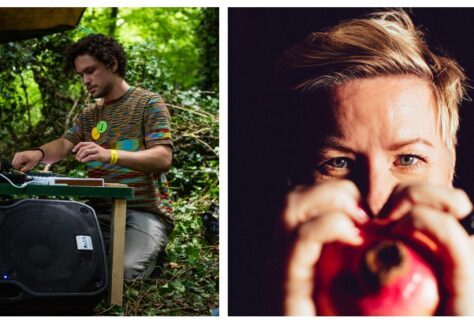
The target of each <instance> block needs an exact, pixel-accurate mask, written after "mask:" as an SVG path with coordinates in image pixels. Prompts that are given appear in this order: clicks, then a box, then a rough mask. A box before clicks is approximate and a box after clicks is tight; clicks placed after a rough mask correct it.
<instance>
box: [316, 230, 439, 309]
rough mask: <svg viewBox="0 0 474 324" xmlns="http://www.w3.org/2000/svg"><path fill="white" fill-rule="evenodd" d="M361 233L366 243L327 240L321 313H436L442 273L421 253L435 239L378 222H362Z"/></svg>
mask: <svg viewBox="0 0 474 324" xmlns="http://www.w3.org/2000/svg"><path fill="white" fill-rule="evenodd" d="M361 235H362V237H363V238H364V243H363V245H361V246H350V245H346V244H342V243H331V244H327V245H325V246H324V248H323V251H322V254H321V257H320V259H319V261H318V265H317V269H316V278H317V281H316V289H315V300H316V306H317V312H318V315H367V316H370V315H381V316H392V315H403V316H408V315H420V316H423V315H433V314H435V312H436V310H437V308H438V305H439V302H440V294H439V285H438V281H437V276H436V274H435V273H434V271H433V270H432V268H431V266H430V264H429V262H427V260H426V259H424V258H423V257H422V256H421V254H420V253H418V251H419V248H420V247H422V246H423V247H424V248H425V249H426V250H427V251H429V250H433V248H434V246H433V244H434V243H433V242H432V241H430V240H429V239H428V238H427V237H423V235H421V233H420V232H414V233H410V234H409V235H407V236H406V237H398V236H393V235H389V234H388V233H387V232H385V230H384V229H382V228H381V227H378V226H374V225H369V226H364V227H363V228H361ZM416 247H417V248H416ZM424 254H426V253H425V251H424Z"/></svg>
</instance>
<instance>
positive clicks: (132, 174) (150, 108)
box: [63, 88, 173, 226]
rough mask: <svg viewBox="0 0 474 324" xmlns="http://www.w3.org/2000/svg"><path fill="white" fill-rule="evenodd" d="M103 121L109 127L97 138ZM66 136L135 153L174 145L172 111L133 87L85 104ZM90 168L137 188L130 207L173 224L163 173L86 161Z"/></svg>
mask: <svg viewBox="0 0 474 324" xmlns="http://www.w3.org/2000/svg"><path fill="white" fill-rule="evenodd" d="M100 120H104V121H106V122H107V125H108V126H107V130H106V131H105V133H103V134H100V137H99V139H97V140H94V139H93V138H92V135H91V132H92V129H93V128H94V127H96V126H97V123H98V122H99V121H100ZM63 137H64V138H65V139H67V140H69V141H71V142H72V143H74V144H77V143H79V142H83V141H86V142H95V143H97V144H99V145H100V146H102V147H104V148H106V149H117V150H124V151H132V152H136V151H140V150H145V149H149V148H152V147H154V146H156V145H170V146H171V147H172V146H173V141H172V138H171V130H170V114H169V111H168V108H167V107H166V104H165V102H164V101H163V99H162V98H161V97H160V96H159V95H157V94H155V93H153V92H150V91H147V90H144V89H141V88H130V90H129V91H128V92H127V93H126V94H125V95H124V96H122V97H121V98H120V99H118V100H116V101H114V102H112V103H109V104H107V105H99V104H92V105H90V106H88V107H86V108H85V109H83V110H82V111H81V113H80V114H79V115H78V117H77V118H76V121H75V123H74V125H73V126H72V127H71V128H70V129H69V130H67V131H66V132H65V133H64V135H63ZM119 163H120V162H119ZM87 170H88V174H89V177H93V178H104V179H105V181H106V182H114V183H124V184H127V185H129V186H131V187H134V188H135V190H134V192H135V198H134V199H133V200H128V201H127V207H128V208H131V209H143V210H147V211H151V212H153V213H155V214H156V215H157V217H159V218H161V219H162V220H164V221H165V222H166V223H168V224H169V225H170V226H172V225H173V217H172V207H171V202H170V196H169V191H168V181H167V180H166V175H165V174H164V173H161V174H149V173H143V172H138V171H135V170H131V169H128V168H124V167H121V166H119V165H112V164H106V163H101V162H98V161H91V162H89V163H87ZM107 204H110V202H107V201H100V202H97V203H94V207H96V208H101V207H105V206H106V205H107Z"/></svg>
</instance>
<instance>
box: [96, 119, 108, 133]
mask: <svg viewBox="0 0 474 324" xmlns="http://www.w3.org/2000/svg"><path fill="white" fill-rule="evenodd" d="M96 127H97V130H98V131H99V133H101V134H103V133H105V131H106V130H107V122H106V121H105V120H101V121H99V122H98V123H97V126H96Z"/></svg>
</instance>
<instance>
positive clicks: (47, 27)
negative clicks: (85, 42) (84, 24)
mask: <svg viewBox="0 0 474 324" xmlns="http://www.w3.org/2000/svg"><path fill="white" fill-rule="evenodd" d="M84 10H85V9H84V8H0V42H1V43H6V42H12V41H18V40H22V39H27V38H34V37H39V36H43V35H48V34H53V33H57V32H61V31H65V30H68V29H72V28H75V27H76V26H77V24H78V23H79V21H80V20H81V17H82V14H83V13H84Z"/></svg>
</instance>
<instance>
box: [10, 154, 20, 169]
mask: <svg viewBox="0 0 474 324" xmlns="http://www.w3.org/2000/svg"><path fill="white" fill-rule="evenodd" d="M21 164H22V162H21V157H20V154H18V153H15V156H13V160H12V167H13V168H14V169H16V170H18V169H19V168H20V166H21Z"/></svg>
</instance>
